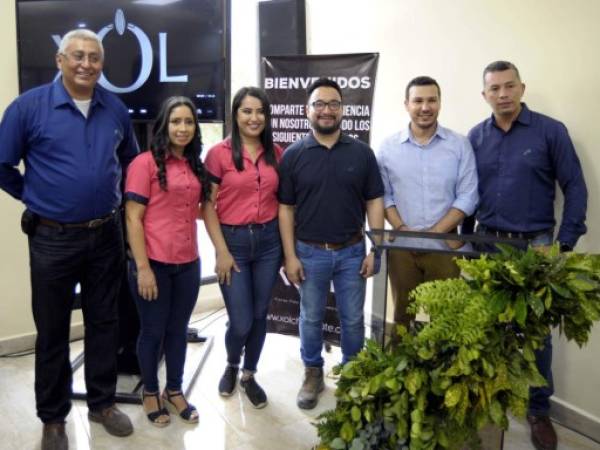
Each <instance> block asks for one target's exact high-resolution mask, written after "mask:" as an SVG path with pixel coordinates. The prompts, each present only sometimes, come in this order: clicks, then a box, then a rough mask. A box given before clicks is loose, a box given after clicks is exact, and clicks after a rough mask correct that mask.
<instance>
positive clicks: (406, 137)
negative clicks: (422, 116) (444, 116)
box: [400, 122, 448, 143]
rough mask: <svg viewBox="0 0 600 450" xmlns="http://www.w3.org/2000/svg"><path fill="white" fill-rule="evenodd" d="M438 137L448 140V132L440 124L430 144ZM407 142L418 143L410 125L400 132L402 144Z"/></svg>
mask: <svg viewBox="0 0 600 450" xmlns="http://www.w3.org/2000/svg"><path fill="white" fill-rule="evenodd" d="M436 136H438V137H439V138H440V139H448V131H447V130H446V129H445V128H444V127H443V126H441V125H440V124H439V122H438V124H437V127H436V129H435V133H433V136H431V139H430V140H429V142H430V143H431V142H432V141H433V139H434V138H435V137H436ZM407 141H410V142H412V143H416V141H415V138H414V137H413V134H412V131H411V130H410V123H409V124H408V125H407V126H406V127H405V128H404V129H402V130H401V131H400V142H401V143H405V142H407Z"/></svg>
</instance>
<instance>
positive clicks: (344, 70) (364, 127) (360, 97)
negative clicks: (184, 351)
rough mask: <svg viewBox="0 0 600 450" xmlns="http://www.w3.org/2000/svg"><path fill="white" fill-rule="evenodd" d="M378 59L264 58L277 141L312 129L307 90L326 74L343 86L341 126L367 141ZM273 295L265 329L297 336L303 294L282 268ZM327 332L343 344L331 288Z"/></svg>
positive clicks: (291, 139)
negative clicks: (307, 104)
mask: <svg viewBox="0 0 600 450" xmlns="http://www.w3.org/2000/svg"><path fill="white" fill-rule="evenodd" d="M378 60H379V54H378V53H359V54H348V55H298V56H267V57H264V58H263V59H262V86H263V88H264V89H265V91H266V92H267V95H268V96H269V100H270V101H271V116H272V122H271V125H272V128H273V140H274V141H275V142H276V143H277V144H279V145H281V146H282V147H284V148H285V147H287V146H288V145H290V144H291V143H292V142H295V141H297V140H299V139H302V138H303V137H304V136H305V135H306V134H307V133H308V132H309V131H310V124H309V122H308V119H307V118H306V102H307V100H308V99H307V96H306V89H307V88H308V87H309V86H310V85H311V83H313V82H314V81H315V80H316V79H317V78H320V77H327V78H332V79H334V80H335V81H336V82H337V83H338V84H339V85H340V87H341V88H342V94H343V95H342V97H343V110H342V113H343V119H342V123H341V128H342V131H343V132H344V133H345V134H348V135H350V136H353V137H355V138H357V139H360V140H362V141H364V142H366V143H369V138H370V131H371V106H372V102H373V94H374V91H375V76H376V74H377V62H378ZM271 297H272V300H271V306H270V308H269V313H268V315H267V331H268V332H271V333H280V334H287V335H294V336H298V321H299V317H300V294H299V292H298V290H297V289H296V287H295V286H294V285H292V284H291V283H290V282H289V281H288V280H287V278H286V277H285V275H284V274H283V271H282V272H281V273H280V277H279V278H278V280H277V282H276V283H275V287H274V288H273V293H272V296H271ZM323 334H324V337H325V340H326V341H328V342H330V343H332V344H334V345H339V343H340V322H339V318H338V315H337V310H336V307H335V295H334V293H333V292H330V293H329V295H328V296H327V306H326V312H325V320H324V322H323Z"/></svg>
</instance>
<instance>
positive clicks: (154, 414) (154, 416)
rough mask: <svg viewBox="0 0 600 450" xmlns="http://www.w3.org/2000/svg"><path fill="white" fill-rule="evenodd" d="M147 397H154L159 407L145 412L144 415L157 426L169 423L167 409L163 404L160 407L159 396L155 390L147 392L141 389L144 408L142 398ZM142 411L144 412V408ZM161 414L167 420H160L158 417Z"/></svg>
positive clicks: (162, 426) (160, 426)
mask: <svg viewBox="0 0 600 450" xmlns="http://www.w3.org/2000/svg"><path fill="white" fill-rule="evenodd" d="M147 397H155V398H156V403H157V404H158V408H159V409H157V410H156V411H152V412H149V413H146V417H147V418H148V420H149V421H150V423H151V424H152V425H154V426H155V427H158V428H164V427H166V426H167V425H169V424H170V423H171V418H170V417H169V411H168V410H167V408H165V407H164V406H163V407H162V408H161V407H160V397H159V396H158V392H155V393H154V394H149V393H147V392H144V391H142V409H144V400H145V399H146V398H147ZM144 412H146V410H145V409H144ZM161 416H167V419H168V420H167V421H165V422H160V421H159V420H158V418H159V417H161Z"/></svg>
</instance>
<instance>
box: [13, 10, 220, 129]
mask: <svg viewBox="0 0 600 450" xmlns="http://www.w3.org/2000/svg"><path fill="white" fill-rule="evenodd" d="M229 3H230V0H128V1H125V0H17V3H16V6H17V42H18V54H19V86H20V90H21V92H24V91H26V90H28V89H31V88H33V87H35V86H38V85H40V84H44V83H48V82H51V81H52V80H53V79H55V77H56V76H57V75H58V71H57V68H56V63H55V54H56V52H57V50H58V45H59V42H60V39H61V37H62V36H63V35H64V34H65V33H66V32H67V31H69V30H71V29H74V28H88V29H90V30H92V31H94V32H96V33H98V35H99V36H100V37H101V39H102V44H103V46H104V51H105V63H104V70H103V74H102V77H101V78H100V81H99V83H100V84H101V85H102V86H104V87H105V88H107V89H109V90H111V91H113V92H115V93H117V94H118V95H119V96H120V97H121V99H122V100H123V102H124V103H125V104H126V105H127V107H128V108H129V112H130V114H131V117H132V118H133V119H135V120H142V121H145V120H152V119H153V118H154V117H155V116H156V114H157V112H158V108H159V107H160V104H161V102H162V101H163V100H164V99H165V98H167V97H169V96H171V95H185V96H188V97H190V98H191V99H192V100H193V101H194V102H195V104H196V106H197V108H198V118H199V120H200V121H202V122H223V121H224V120H225V104H226V101H228V98H227V92H228V90H229V50H228V46H229V42H230V40H229V39H230V38H229V17H228V14H229Z"/></svg>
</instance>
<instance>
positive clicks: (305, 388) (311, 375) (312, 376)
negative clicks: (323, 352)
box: [296, 367, 325, 409]
mask: <svg viewBox="0 0 600 450" xmlns="http://www.w3.org/2000/svg"><path fill="white" fill-rule="evenodd" d="M323 389H325V382H324V381H323V368H322V367H305V368H304V382H303V383H302V387H301V388H300V391H298V396H297V397H296V404H297V405H298V408H301V409H313V408H314V407H315V406H317V403H318V402H319V394H320V393H321V392H323Z"/></svg>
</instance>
